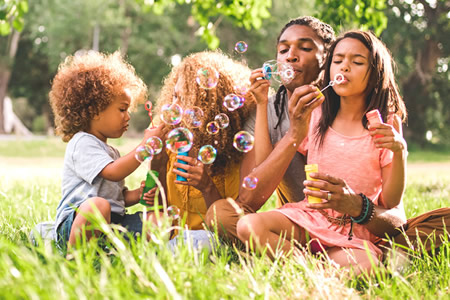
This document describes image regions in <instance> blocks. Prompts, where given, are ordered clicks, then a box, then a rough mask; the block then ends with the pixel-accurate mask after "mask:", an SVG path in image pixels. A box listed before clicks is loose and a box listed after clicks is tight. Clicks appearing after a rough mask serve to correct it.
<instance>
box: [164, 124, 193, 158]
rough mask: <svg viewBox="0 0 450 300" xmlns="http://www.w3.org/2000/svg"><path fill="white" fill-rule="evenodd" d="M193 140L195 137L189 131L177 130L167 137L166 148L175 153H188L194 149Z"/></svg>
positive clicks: (181, 128) (184, 129)
mask: <svg viewBox="0 0 450 300" xmlns="http://www.w3.org/2000/svg"><path fill="white" fill-rule="evenodd" d="M193 140H194V136H193V134H192V132H190V131H189V129H187V128H184V127H179V128H175V129H173V130H172V131H170V132H169V135H168V136H167V140H166V147H167V149H169V150H170V151H172V152H173V153H180V152H188V151H189V150H191V148H192V142H193Z"/></svg>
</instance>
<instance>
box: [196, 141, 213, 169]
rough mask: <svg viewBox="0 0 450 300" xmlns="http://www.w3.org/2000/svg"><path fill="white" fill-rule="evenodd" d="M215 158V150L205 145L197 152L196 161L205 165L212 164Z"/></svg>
mask: <svg viewBox="0 0 450 300" xmlns="http://www.w3.org/2000/svg"><path fill="white" fill-rule="evenodd" d="M216 157H217V150H216V149H215V148H214V147H213V146H211V145H205V146H203V147H201V148H200V150H199V151H198V157H197V159H198V160H199V161H201V162H202V163H204V164H205V165H209V164H212V163H213V162H214V161H215V160H216Z"/></svg>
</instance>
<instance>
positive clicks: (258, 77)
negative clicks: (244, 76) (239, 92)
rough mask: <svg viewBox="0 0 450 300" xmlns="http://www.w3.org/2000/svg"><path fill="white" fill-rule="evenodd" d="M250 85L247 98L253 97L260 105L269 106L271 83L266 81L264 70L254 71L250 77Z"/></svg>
mask: <svg viewBox="0 0 450 300" xmlns="http://www.w3.org/2000/svg"><path fill="white" fill-rule="evenodd" d="M250 84H251V85H250V89H249V91H248V93H247V95H246V96H247V97H248V96H250V97H253V98H254V99H255V102H256V104H258V105H267V102H268V99H269V97H268V94H269V87H270V82H269V80H267V79H264V73H263V69H262V68H259V69H256V70H253V71H252V73H251V75H250Z"/></svg>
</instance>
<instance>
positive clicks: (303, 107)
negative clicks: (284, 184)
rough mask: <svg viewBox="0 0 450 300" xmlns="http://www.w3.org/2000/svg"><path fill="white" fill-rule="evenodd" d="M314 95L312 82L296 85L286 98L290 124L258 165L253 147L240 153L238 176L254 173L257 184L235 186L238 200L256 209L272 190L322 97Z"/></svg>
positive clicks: (304, 134)
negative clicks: (284, 133) (251, 187)
mask: <svg viewBox="0 0 450 300" xmlns="http://www.w3.org/2000/svg"><path fill="white" fill-rule="evenodd" d="M317 96H318V92H317V90H316V88H315V87H314V86H309V85H307V86H302V87H299V88H297V89H296V90H295V91H294V93H293V94H292V96H291V98H290V99H289V119H290V127H289V130H288V132H287V133H286V135H285V136H284V137H283V138H282V139H281V140H280V141H279V142H278V143H277V144H276V146H275V147H274V149H273V151H272V152H271V153H270V154H269V156H268V157H267V158H266V159H265V160H264V161H263V162H262V163H261V164H260V165H259V166H256V163H255V154H254V151H250V152H249V153H247V154H246V155H245V156H244V159H243V161H242V165H241V178H244V177H245V176H247V175H249V176H253V177H256V178H257V179H258V184H257V186H256V188H255V189H253V190H247V189H245V188H243V187H242V186H241V188H240V190H239V201H240V202H241V203H245V204H247V205H249V206H250V207H251V208H252V209H254V210H258V209H259V208H261V206H262V205H263V204H264V203H265V202H266V201H267V199H268V198H269V197H270V196H271V195H272V194H273V192H274V191H275V189H276V187H277V186H278V184H279V183H280V182H281V179H282V178H283V175H284V173H285V172H286V169H287V168H288V166H289V164H290V162H291V161H292V158H293V157H294V155H295V153H296V152H297V148H298V146H299V145H300V143H301V142H302V141H303V139H304V138H305V137H306V135H307V134H308V129H309V122H310V119H311V113H312V111H313V110H314V109H315V108H316V107H318V106H319V105H320V104H322V102H323V100H324V98H323V97H322V98H320V99H319V100H318V101H312V100H313V99H315V98H316V97H317Z"/></svg>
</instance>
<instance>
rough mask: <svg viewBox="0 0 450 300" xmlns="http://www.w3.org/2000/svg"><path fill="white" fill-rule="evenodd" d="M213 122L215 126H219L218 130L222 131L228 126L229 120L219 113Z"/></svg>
mask: <svg viewBox="0 0 450 300" xmlns="http://www.w3.org/2000/svg"><path fill="white" fill-rule="evenodd" d="M214 121H216V122H217V124H218V125H219V128H220V129H224V128H227V127H228V125H229V124H230V119H229V118H228V116H227V115H226V114H224V113H220V114H218V115H217V116H216V117H215V118H214Z"/></svg>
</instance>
